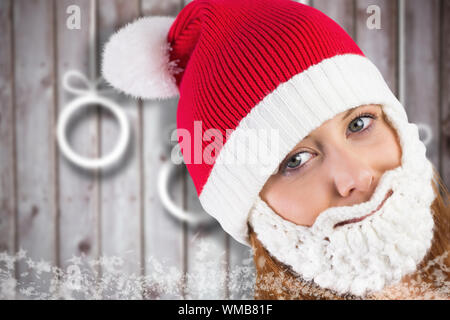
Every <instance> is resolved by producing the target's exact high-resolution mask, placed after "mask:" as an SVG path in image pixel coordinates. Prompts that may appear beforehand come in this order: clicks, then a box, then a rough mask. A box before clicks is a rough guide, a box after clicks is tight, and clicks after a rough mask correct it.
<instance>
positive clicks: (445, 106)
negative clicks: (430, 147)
mask: <svg viewBox="0 0 450 320" xmlns="http://www.w3.org/2000/svg"><path fill="white" fill-rule="evenodd" d="M440 12H441V19H440V21H441V61H440V63H441V66H440V72H441V84H440V94H441V106H440V107H441V116H440V120H441V154H440V157H441V159H440V165H441V166H440V173H441V175H442V179H443V180H444V183H445V184H446V186H447V188H450V92H449V90H448V89H449V88H450V37H449V34H450V1H444V0H442V1H441V9H440Z"/></svg>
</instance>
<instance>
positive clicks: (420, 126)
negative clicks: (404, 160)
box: [417, 123, 433, 146]
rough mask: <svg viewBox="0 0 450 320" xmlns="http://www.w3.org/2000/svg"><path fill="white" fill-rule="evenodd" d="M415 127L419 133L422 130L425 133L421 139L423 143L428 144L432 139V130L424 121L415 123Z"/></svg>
mask: <svg viewBox="0 0 450 320" xmlns="http://www.w3.org/2000/svg"><path fill="white" fill-rule="evenodd" d="M417 127H418V130H419V133H420V132H421V131H422V132H423V133H424V134H425V137H423V138H421V140H422V142H423V144H424V145H426V146H428V145H429V144H430V142H431V140H433V131H432V130H431V128H430V126H429V125H428V124H426V123H417ZM422 136H423V135H422Z"/></svg>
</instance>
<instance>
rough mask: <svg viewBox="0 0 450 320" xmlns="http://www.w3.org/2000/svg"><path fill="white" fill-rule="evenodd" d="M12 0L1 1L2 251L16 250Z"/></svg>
mask: <svg viewBox="0 0 450 320" xmlns="http://www.w3.org/2000/svg"><path fill="white" fill-rule="evenodd" d="M11 14H12V8H11V1H1V2H0V30H2V32H0V252H3V251H6V252H8V253H9V254H13V253H14V251H15V250H16V249H15V240H14V231H15V211H16V209H15V203H16V196H15V178H14V174H15V170H14V168H15V159H14V158H15V148H14V141H15V137H14V130H15V128H14V102H13V92H12V91H13V86H12V85H13V83H14V75H13V65H12V64H13V56H12V45H13V39H12V37H11V35H12V16H11Z"/></svg>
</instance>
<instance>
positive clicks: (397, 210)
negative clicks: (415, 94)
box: [102, 0, 449, 299]
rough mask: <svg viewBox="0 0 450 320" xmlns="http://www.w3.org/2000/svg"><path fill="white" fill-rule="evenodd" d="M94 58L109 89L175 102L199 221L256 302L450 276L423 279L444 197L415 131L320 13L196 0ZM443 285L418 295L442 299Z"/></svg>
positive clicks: (364, 61)
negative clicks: (216, 226)
mask: <svg viewBox="0 0 450 320" xmlns="http://www.w3.org/2000/svg"><path fill="white" fill-rule="evenodd" d="M103 53H104V54H103V61H102V72H103V76H104V77H105V79H106V80H107V81H108V82H109V83H110V84H111V85H112V86H114V87H116V88H117V89H119V90H121V91H123V92H125V93H127V94H129V95H132V96H134V97H140V98H147V99H162V98H170V97H178V96H179V101H178V109H177V133H178V137H179V141H178V142H179V145H180V147H181V151H182V154H183V159H184V162H185V164H186V166H187V169H188V171H189V174H190V175H191V177H192V180H193V182H194V184H195V187H196V190H197V193H198V196H199V199H200V202H201V204H202V206H203V208H204V209H205V211H206V212H208V213H209V214H211V215H212V216H213V217H215V218H216V219H217V220H218V221H219V223H220V224H221V226H222V228H223V229H224V230H225V231H226V232H228V233H229V234H230V235H231V236H232V237H233V238H234V239H235V240H237V241H239V242H241V243H243V244H245V245H248V246H252V247H253V248H254V249H255V263H256V267H257V271H258V284H257V285H258V286H257V290H256V293H257V294H256V297H255V298H261V297H263V298H293V299H296V298H336V299H338V298H348V297H350V298H360V299H365V298H382V297H383V296H388V297H390V296H389V295H386V292H389V288H391V291H390V292H395V289H396V288H397V289H398V288H399V286H400V285H401V284H402V283H408V286H407V287H408V288H410V289H411V290H415V288H416V286H417V284H416V282H417V281H419V282H420V283H421V285H422V283H429V282H430V281H431V282H430V283H432V284H435V283H434V282H432V280H428V279H427V278H425V277H424V276H423V273H422V272H421V271H420V270H421V268H422V267H423V270H424V272H425V273H427V274H428V273H429V274H430V275H432V276H433V277H437V276H443V275H442V273H448V270H447V269H445V268H443V269H440V270H438V269H436V268H435V270H434V271H433V270H432V269H433V266H430V265H428V263H429V262H431V261H434V260H432V259H437V258H438V257H439V256H441V254H444V253H446V252H447V250H448V236H449V235H448V233H449V228H448V215H449V214H448V204H444V202H443V199H448V192H447V191H446V190H445V188H443V190H442V192H443V195H438V194H437V193H436V184H437V180H436V181H435V182H432V180H433V176H432V174H433V168H432V165H431V163H430V161H429V160H428V159H427V158H426V156H425V153H426V149H425V146H424V145H423V143H422V142H421V141H420V139H419V135H418V129H417V126H416V125H415V124H412V123H409V121H408V117H407V114H406V112H405V109H404V107H403V105H402V104H401V103H400V102H399V101H398V99H397V98H396V97H395V96H394V95H393V93H392V92H391V90H390V89H389V87H388V86H387V84H386V82H385V80H384V79H383V77H382V75H381V74H380V72H379V71H378V69H377V68H376V66H375V65H374V64H373V63H372V62H371V61H370V60H369V59H368V58H367V57H366V56H365V55H364V53H363V52H362V51H361V49H360V48H359V47H358V46H357V44H356V43H355V42H354V41H353V40H352V38H351V37H350V36H349V35H348V34H347V33H346V32H345V31H344V30H343V29H342V28H341V27H340V26H339V25H338V24H336V22H334V21H333V20H332V19H330V18H329V17H327V16H326V15H324V14H323V13H322V12H320V11H318V10H316V9H314V8H312V7H309V6H306V5H302V4H300V3H298V2H295V1H291V0H249V1H239V0H194V1H192V2H190V3H189V4H188V5H186V6H185V7H184V8H183V9H182V10H181V12H180V13H179V14H178V16H177V17H176V18H172V17H145V18H141V19H139V20H138V21H135V22H134V23H131V24H129V25H127V26H126V27H124V28H123V29H121V30H119V31H118V32H117V33H116V34H114V35H113V36H112V37H111V39H110V41H109V42H108V43H107V44H106V46H105V50H104V51H103ZM255 160H256V161H255ZM441 259H443V260H442V262H443V263H444V265H448V263H447V262H448V259H447V258H446V256H443V257H441ZM434 262H436V261H434ZM437 262H441V261H437ZM437 262H436V263H437ZM436 270H437V271H438V272H436ZM415 275H417V277H419V278H420V279H419V280H418V279H415V277H414V276H415ZM269 280H271V281H269ZM415 281H416V282H415ZM274 283H275V284H278V285H274ZM441 285H442V282H440V283H438V284H437V285H436V288H429V289H427V292H432V294H435V295H436V296H445V297H447V296H448V292H446V291H445V288H444V289H442V288H437V287H439V286H441ZM441 287H442V286H441ZM392 290H393V291H392ZM438 290H440V291H438ZM313 292H314V293H313ZM429 294H431V293H427V295H429ZM427 297H428V296H427Z"/></svg>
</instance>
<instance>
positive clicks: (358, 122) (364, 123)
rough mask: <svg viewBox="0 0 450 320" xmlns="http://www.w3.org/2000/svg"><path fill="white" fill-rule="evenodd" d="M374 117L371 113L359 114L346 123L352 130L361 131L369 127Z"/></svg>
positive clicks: (353, 131)
mask: <svg viewBox="0 0 450 320" xmlns="http://www.w3.org/2000/svg"><path fill="white" fill-rule="evenodd" d="M369 119H370V120H369ZM374 119H375V116H374V115H372V114H360V115H358V116H357V117H356V118H354V119H353V120H352V121H350V123H349V125H348V129H349V130H350V131H351V132H352V133H355V132H359V131H363V130H364V129H365V128H367V127H369V126H370V124H371V123H372V121H373V120H374Z"/></svg>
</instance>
